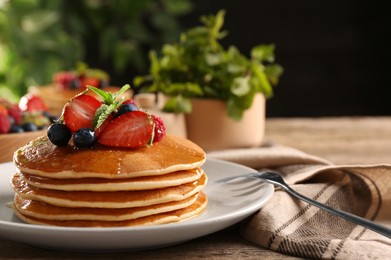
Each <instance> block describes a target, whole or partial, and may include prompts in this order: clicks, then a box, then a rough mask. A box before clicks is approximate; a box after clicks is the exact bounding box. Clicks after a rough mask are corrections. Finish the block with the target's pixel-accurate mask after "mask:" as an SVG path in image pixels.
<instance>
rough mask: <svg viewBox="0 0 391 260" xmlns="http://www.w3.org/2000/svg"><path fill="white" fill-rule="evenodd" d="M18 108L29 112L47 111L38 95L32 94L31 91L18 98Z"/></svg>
mask: <svg viewBox="0 0 391 260" xmlns="http://www.w3.org/2000/svg"><path fill="white" fill-rule="evenodd" d="M19 108H20V109H21V110H22V111H29V112H33V111H48V108H47V106H46V105H45V103H44V102H43V100H42V99H41V98H40V97H38V96H36V95H33V94H31V93H28V94H26V95H24V96H23V97H22V98H21V99H20V101H19Z"/></svg>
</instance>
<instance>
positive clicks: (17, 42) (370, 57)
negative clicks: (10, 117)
mask: <svg viewBox="0 0 391 260" xmlns="http://www.w3.org/2000/svg"><path fill="white" fill-rule="evenodd" d="M220 9H225V10H226V17H225V24H224V29H225V30H227V31H228V32H229V34H228V36H227V37H226V38H224V40H223V45H224V46H230V45H235V46H236V47H237V48H238V49H239V50H240V51H241V52H242V53H243V54H245V55H248V54H249V51H250V49H251V48H252V47H253V46H255V45H258V44H270V43H273V44H275V46H276V49H275V54H276V62H277V63H279V64H281V65H282V66H283V68H284V74H283V75H282V77H281V78H280V82H279V84H278V85H277V86H276V87H275V88H274V96H273V97H272V98H271V99H269V100H268V101H267V116H268V117H292V116H345V115H390V113H391V106H390V104H389V101H388V99H389V96H390V93H391V91H390V86H389V84H388V78H387V76H388V74H389V71H390V63H389V60H390V48H389V46H390V40H389V37H388V34H389V30H388V29H389V20H390V18H389V14H388V13H386V12H387V10H388V9H387V8H386V7H385V3H383V2H378V1H361V0H359V1H353V0H338V1H337V0H327V1H326V0H319V1H310V0H296V1H286V0H285V1H283V0H257V1H245V2H244V1H234V0H225V1H208V0H197V1H196V0H155V1H151V0H131V1H127V0H117V1H115V0H112V1H108V0H81V1H65V0H64V1H61V0H51V1H44V0H11V1H7V0H0V95H2V96H11V95H12V96H14V97H18V96H20V95H23V94H24V93H25V92H26V90H27V87H28V86H30V85H44V84H48V83H50V82H51V80H52V75H53V74H54V73H55V72H57V71H59V70H70V69H74V68H75V64H76V63H77V62H78V61H84V62H85V63H87V64H88V65H89V66H90V67H94V68H101V69H103V70H105V71H107V72H108V73H109V74H110V76H111V83H112V84H114V85H123V84H124V83H129V82H132V80H133V78H134V77H135V76H137V75H144V74H147V73H148V68H149V60H148V51H149V50H151V49H156V50H159V49H160V48H161V46H162V44H164V43H170V42H175V41H177V40H178V37H179V34H180V33H181V32H183V31H184V30H186V29H187V28H190V27H193V26H196V25H198V24H199V17H200V16H201V15H206V14H215V13H216V12H217V11H218V10H220Z"/></svg>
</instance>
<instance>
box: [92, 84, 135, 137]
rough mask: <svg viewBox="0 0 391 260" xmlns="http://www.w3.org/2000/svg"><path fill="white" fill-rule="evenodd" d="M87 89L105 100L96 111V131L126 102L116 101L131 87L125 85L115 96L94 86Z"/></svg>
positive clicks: (93, 125) (94, 125) (94, 122)
mask: <svg viewBox="0 0 391 260" xmlns="http://www.w3.org/2000/svg"><path fill="white" fill-rule="evenodd" d="M87 88H88V89H89V90H92V91H94V92H95V93H96V94H98V95H99V96H100V97H102V98H103V104H102V105H101V106H100V107H99V108H98V109H97V110H96V112H95V116H94V119H93V120H92V127H93V129H94V130H96V129H98V128H99V127H100V126H101V125H102V124H103V122H104V121H105V120H106V119H107V118H108V117H109V116H110V114H111V113H113V112H115V111H116V110H117V108H118V107H119V106H120V105H121V104H122V103H123V102H124V100H123V99H122V100H119V101H118V100H116V99H117V98H118V97H119V96H121V95H122V94H123V93H125V91H127V90H128V89H130V85H129V84H126V85H124V86H123V87H122V88H121V89H120V90H118V91H117V92H116V93H115V94H114V95H113V94H111V93H109V92H106V91H104V90H101V89H99V88H95V87H93V86H87Z"/></svg>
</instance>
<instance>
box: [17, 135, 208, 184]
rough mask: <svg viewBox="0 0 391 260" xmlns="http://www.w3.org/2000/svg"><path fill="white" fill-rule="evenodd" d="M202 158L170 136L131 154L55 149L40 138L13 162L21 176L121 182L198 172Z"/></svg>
mask: <svg viewBox="0 0 391 260" xmlns="http://www.w3.org/2000/svg"><path fill="white" fill-rule="evenodd" d="M205 157H206V156H205V152H204V151H203V150H202V148H200V147H199V146H198V145H196V144H194V143H193V142H191V141H189V140H187V139H184V138H180V137H176V136H170V135H167V136H165V137H164V138H163V140H161V141H160V142H157V143H154V144H153V145H152V146H150V147H144V148H140V149H134V150H131V149H119V148H113V147H107V146H102V145H99V144H97V145H96V146H95V147H94V148H93V149H92V150H91V149H76V148H74V147H73V146H71V145H68V146H65V147H59V146H56V145H53V144H52V143H51V142H50V141H49V140H48V138H47V137H46V136H42V137H39V138H37V139H36V140H34V141H32V142H30V143H29V144H27V145H26V146H24V147H22V148H20V149H18V150H17V151H16V152H15V154H14V162H15V165H16V167H17V168H18V169H19V171H21V172H23V173H25V174H31V175H37V176H42V177H47V178H58V179H64V178H65V179H71V178H87V177H88V178H90V177H91V178H108V179H124V178H133V177H140V176H153V175H162V174H166V173H171V172H175V171H181V170H189V169H195V168H200V167H201V166H202V165H203V164H204V162H205Z"/></svg>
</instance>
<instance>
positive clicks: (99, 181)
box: [23, 169, 203, 191]
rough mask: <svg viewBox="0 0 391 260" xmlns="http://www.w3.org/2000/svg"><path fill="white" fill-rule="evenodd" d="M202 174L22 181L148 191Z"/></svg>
mask: <svg viewBox="0 0 391 260" xmlns="http://www.w3.org/2000/svg"><path fill="white" fill-rule="evenodd" d="M202 174H203V170H202V169H191V170H183V171H177V172H172V173H166V174H163V175H154V176H143V177H134V178H127V179H104V178H80V179H51V178H46V177H41V176H34V175H30V174H23V179H24V181H25V182H27V183H28V184H29V186H33V187H36V188H41V189H52V190H66V191H77V190H79V191H80V190H85V191H120V190H150V189H159V188H165V187H171V186H178V185H181V184H184V183H189V182H194V181H197V180H198V179H199V178H200V177H201V176H202Z"/></svg>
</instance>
